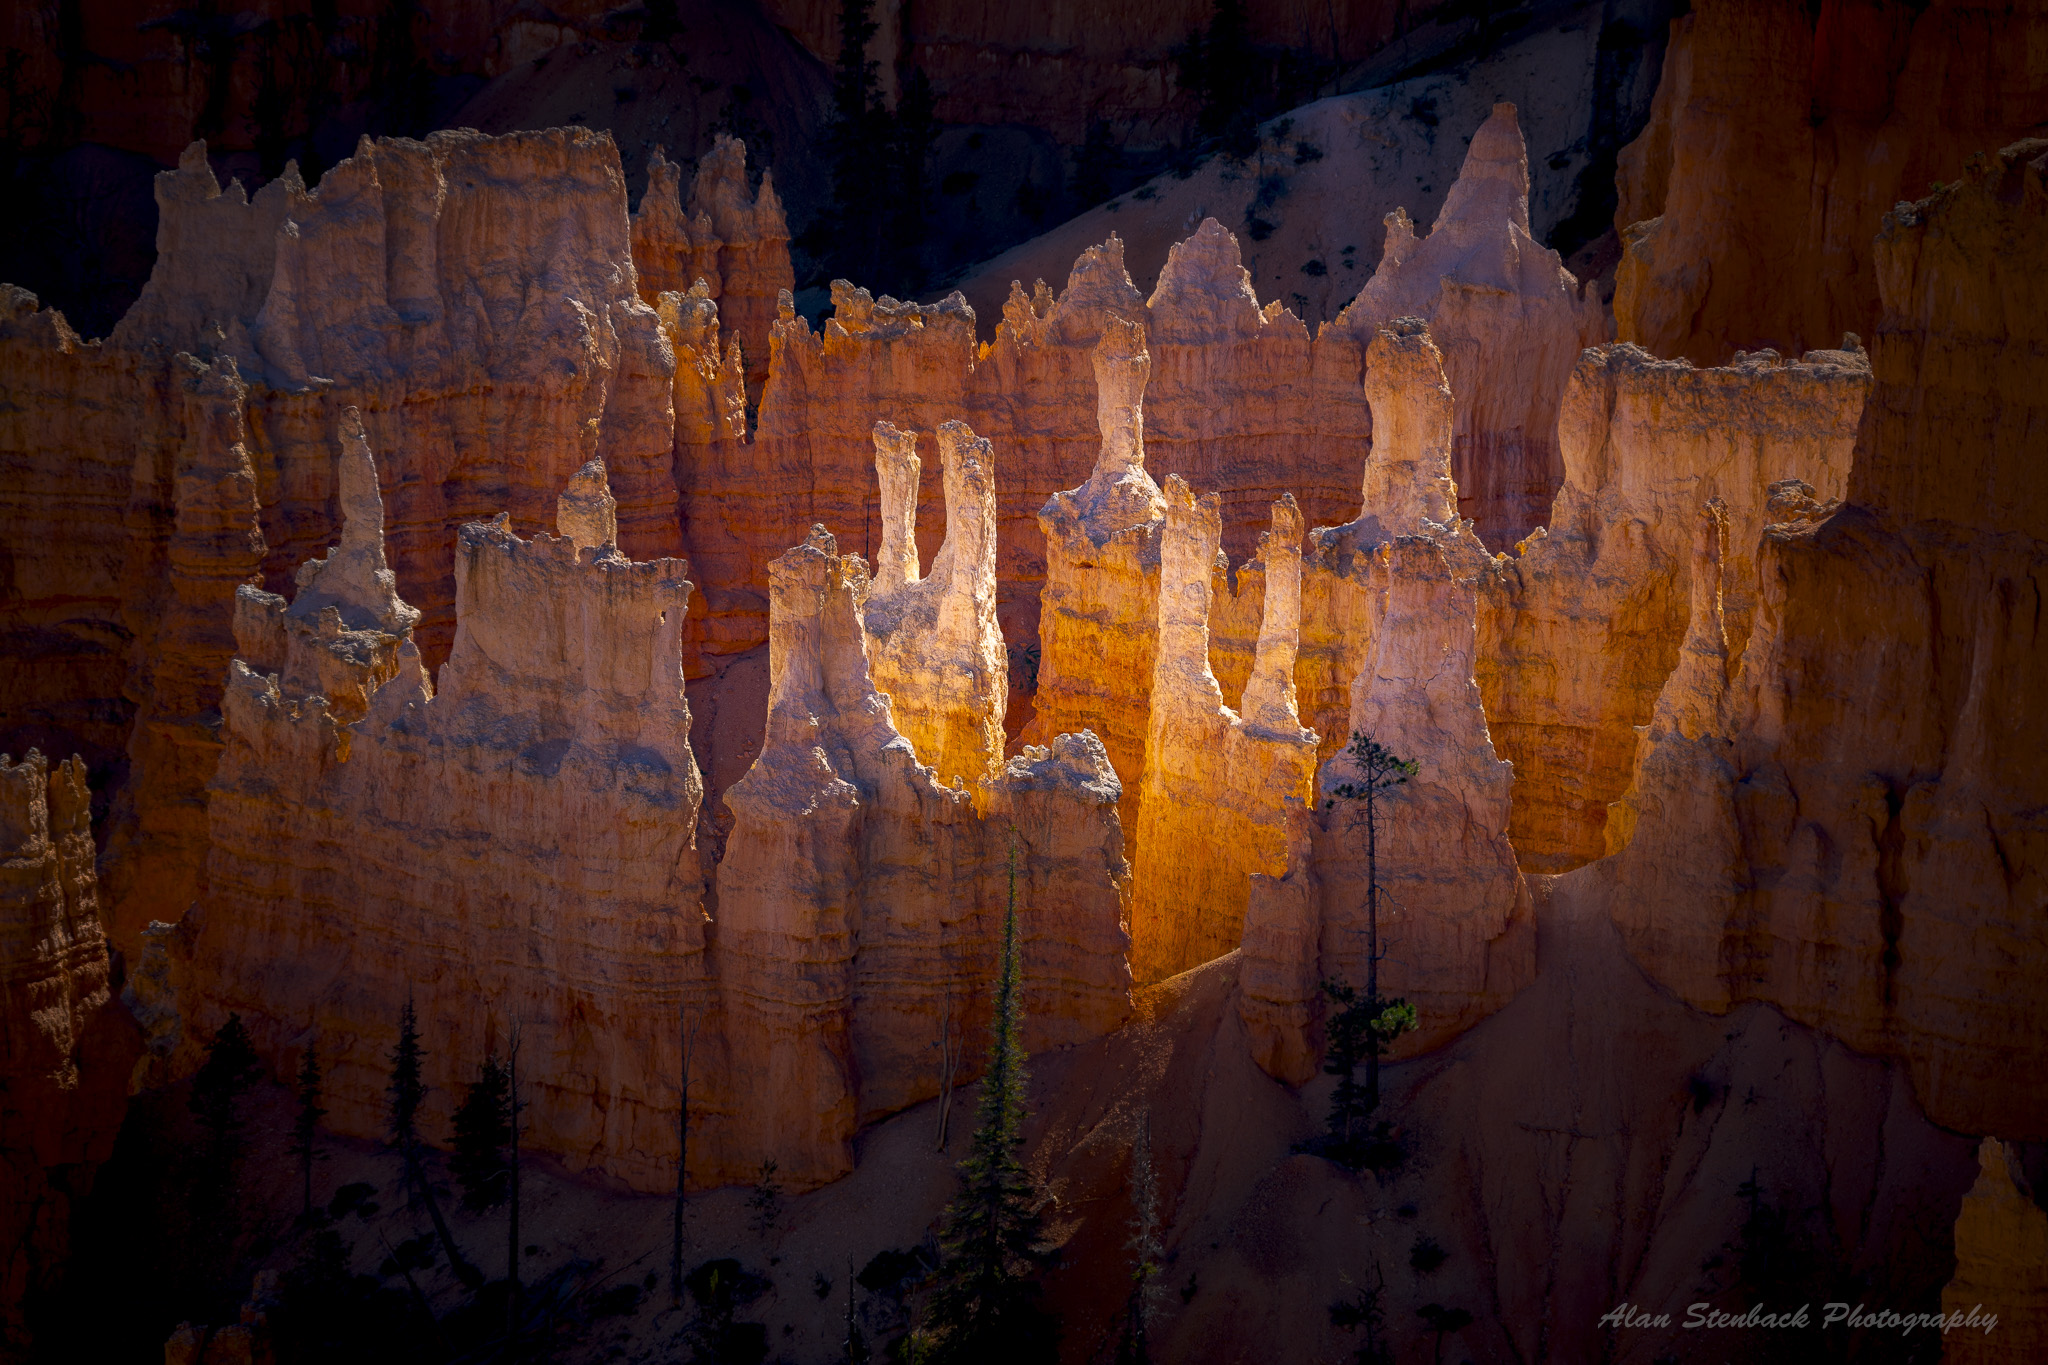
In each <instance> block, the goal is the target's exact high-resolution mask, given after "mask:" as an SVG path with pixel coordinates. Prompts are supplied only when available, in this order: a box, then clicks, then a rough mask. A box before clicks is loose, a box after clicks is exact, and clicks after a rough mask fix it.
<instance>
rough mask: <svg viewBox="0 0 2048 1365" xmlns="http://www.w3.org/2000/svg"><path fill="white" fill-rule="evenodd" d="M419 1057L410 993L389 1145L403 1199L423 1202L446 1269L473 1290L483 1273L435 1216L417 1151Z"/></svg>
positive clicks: (422, 1094) (422, 1092) (395, 1070)
mask: <svg viewBox="0 0 2048 1365" xmlns="http://www.w3.org/2000/svg"><path fill="white" fill-rule="evenodd" d="M425 1057H426V1050H425V1049H424V1048H422V1047H421V1046H420V1029H419V1016H418V1014H417V1012H415V1010H414V1009H413V1003H412V997H411V996H407V997H406V1000H405V1008H404V1009H403V1010H402V1011H400V1012H399V1016H398V1046H397V1047H395V1048H393V1049H392V1051H391V1081H390V1084H389V1085H388V1086H387V1087H386V1090H387V1092H388V1093H389V1094H390V1096H391V1145H392V1146H393V1147H395V1148H397V1149H398V1156H399V1160H400V1161H401V1162H402V1163H403V1172H404V1183H405V1193H406V1202H407V1203H408V1204H417V1203H424V1204H425V1205H426V1206H427V1217H428V1218H429V1219H431V1220H432V1222H433V1224H434V1235H435V1236H436V1237H437V1238H439V1239H440V1242H441V1248H442V1250H444V1251H446V1252H447V1253H448V1268H449V1269H450V1270H452V1271H454V1272H455V1277H456V1278H457V1279H458V1280H461V1281H462V1283H463V1284H464V1285H465V1286H466V1287H468V1288H470V1289H478V1288H481V1287H482V1285H483V1282H484V1277H483V1275H482V1273H481V1272H479V1271H478V1270H477V1268H476V1267H475V1266H473V1265H471V1264H470V1263H469V1260H468V1258H466V1257H465V1256H463V1254H462V1248H460V1247H458V1246H457V1245H455V1238H454V1237H453V1236H452V1235H450V1234H449V1231H448V1221H447V1220H446V1219H445V1218H443V1217H442V1216H441V1201H440V1200H439V1199H438V1198H436V1197H435V1195H434V1183H433V1181H432V1180H430V1179H428V1178H427V1172H426V1163H425V1161H424V1159H423V1157H422V1154H421V1152H420V1131H419V1114H420V1104H421V1103H422V1101H424V1100H425V1099H426V1096H427V1083H426V1080H425V1078H424V1073H423V1070H422V1065H421V1063H422V1062H423V1060H424V1059H425Z"/></svg>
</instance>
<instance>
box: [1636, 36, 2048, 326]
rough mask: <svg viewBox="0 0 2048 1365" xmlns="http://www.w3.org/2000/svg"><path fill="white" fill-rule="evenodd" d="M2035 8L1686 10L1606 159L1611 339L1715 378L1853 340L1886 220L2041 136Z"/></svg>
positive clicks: (2041, 69)
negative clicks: (1630, 135) (1743, 354)
mask: <svg viewBox="0 0 2048 1365" xmlns="http://www.w3.org/2000/svg"><path fill="white" fill-rule="evenodd" d="M2043 41H2048V6H2044V5H2042V4H2040V3H2039V2H2038V0H2027V2H2026V3H2022V4H2018V5H2012V6H2002V7H1998V8H1990V7H1983V6H1977V5H1971V4H1967V3H1964V2H1963V0H1933V3H1930V4H1927V5H1923V6H1919V7H1916V8H1912V9H1906V10H1901V9H1896V8H1892V7H1888V6H1882V5H1870V4H1863V3H1854V2H1852V0H1830V3H1826V4H1822V5H1819V6H1809V5H1805V4H1800V3H1797V0H1702V2H1701V3H1699V4H1697V5H1694V6H1693V7H1692V10H1691V11H1690V12H1689V13H1687V14H1686V15H1684V16H1683V17H1681V18H1678V19H1675V20H1673V21H1672V25H1671V45H1670V47H1669V49H1668V51H1667V54H1666V56H1665V61H1664V79H1663V82H1662V84H1661V85H1660V86H1659V87H1658V90H1657V96H1656V100H1655V102H1654V104H1653V106H1652V114H1651V120H1650V124H1649V126H1648V127H1646V128H1645V129H1644V130H1643V132H1642V135H1641V136H1640V137H1638V138H1637V139H1636V141H1635V142H1633V143H1631V144H1630V145H1629V146H1628V147H1627V148H1626V149H1625V150H1624V152H1623V154H1622V159H1621V168H1620V173H1619V175H1618V176H1617V181H1618V183H1619V185H1620V188H1621V203H1620V206H1619V207H1618V208H1617V209H1616V211H1615V218H1614V221H1615V226H1616V227H1617V228H1619V229H1621V230H1622V231H1623V235H1624V238H1625V241H1626V243H1627V256H1626V257H1625V259H1624V260H1623V262H1622V264H1621V268H1620V271H1619V274H1618V276H1617V281H1616V284H1617V288H1616V292H1615V297H1614V316H1615V324H1616V329H1617V334H1618V335H1619V336H1620V338H1621V340H1623V341H1633V342H1636V343H1638V344H1639V345H1642V346H1644V347H1647V348H1648V349H1649V350H1650V351H1651V352H1653V353H1654V354H1656V355H1660V356H1684V357H1686V358H1688V359H1690V360H1692V361H1693V362H1694V363H1696V364H1700V365H1720V364H1725V363H1726V362H1727V359H1728V357H1729V355H1730V354H1732V353H1733V352H1735V351H1737V350H1755V349H1758V348H1761V347H1771V348H1774V349H1776V350H1778V351H1781V352H1784V353H1786V354H1788V355H1796V354H1798V353H1799V352H1800V351H1803V350H1808V349H1812V348H1817V347H1821V346H1827V345H1832V344H1833V343H1834V341H1835V340H1836V339H1837V338H1838V337H1840V336H1841V335H1842V333H1843V332H1845V331H1855V332H1861V333H1865V334H1868V332H1869V331H1870V330H1871V329H1872V328H1874V327H1875V326H1876V325H1877V321H1878V317H1879V315H1880V311H1881V309H1880V285H1879V278H1878V277H1879V271H1880V267H1879V263H1878V254H1877V253H1875V252H1873V251H1872V249H1871V239H1872V237H1873V236H1874V235H1876V234H1877V232H1878V228H1879V222H1880V219H1881V218H1882V217H1883V215H1884V213H1885V211H1886V210H1887V209H1889V208H1890V207H1891V206H1892V205H1893V204H1894V203H1897V202H1898V201H1900V200H1902V199H1911V198H1913V197H1914V196H1916V195H1921V194H1925V193H1927V191H1928V189H1929V187H1930V186H1934V185H1939V184H1941V183H1943V182H1952V181H1953V180H1954V179H1955V177H1956V176H1958V175H1962V174H1964V170H1965V165H1966V163H1967V162H1968V161H1969V159H1970V158H1971V157H1972V156H1974V155H1976V154H1977V153H1979V152H1982V151H1983V150H1985V149H1987V148H1991V147H1997V146H1999V145H2001V144H2002V143H2005V142H2007V141H2009V140H2011V139H2012V138H2015V137H2022V136H2026V135H2027V134H2029V133H2033V132H2037V131H2038V130H2039V129H2040V128H2041V126H2042V124H2043V122H2044V121H2048V64H2044V63H2043V62H2042V61H2041V59H2040V55H2039V54H2040V50H2041V43H2042V42H2043Z"/></svg>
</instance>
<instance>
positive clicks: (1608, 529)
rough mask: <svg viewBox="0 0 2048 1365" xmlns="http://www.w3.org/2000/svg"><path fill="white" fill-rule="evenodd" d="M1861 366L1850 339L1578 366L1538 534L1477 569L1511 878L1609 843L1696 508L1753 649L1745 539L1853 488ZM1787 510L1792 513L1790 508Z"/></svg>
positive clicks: (1674, 615)
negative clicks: (1553, 489) (1810, 347)
mask: <svg viewBox="0 0 2048 1365" xmlns="http://www.w3.org/2000/svg"><path fill="white" fill-rule="evenodd" d="M1869 388H1870V362H1869V358H1868V357H1867V356H1865V355H1864V354H1863V352H1862V350H1861V348H1860V346H1858V345H1856V344H1855V343H1854V342H1852V343H1851V344H1850V348H1849V349H1846V350H1840V351H1813V352H1809V353H1808V354H1806V355H1805V356H1803V357H1801V358H1800V359H1798V360H1797V361H1792V362H1786V361H1784V360H1782V359H1780V358H1779V357H1778V356H1776V355H1774V354H1772V353H1770V352H1760V353H1758V354H1756V355H1750V356H1741V357H1738V358H1737V359H1736V362H1735V363H1734V364H1731V365H1728V366H1724V367H1722V368H1718V369H1695V368H1694V367H1693V366H1692V365H1691V364H1690V363H1689V362H1687V361H1682V360H1680V361H1662V360H1656V359H1653V358H1652V357H1651V356H1649V355H1648V354H1646V353H1644V352H1643V351H1642V350H1640V349H1639V348H1637V347H1634V346H1628V345H1618V346H1603V347H1595V348H1593V349H1590V350H1588V351H1586V352H1585V353H1584V354H1583V355H1581V356H1580V357H1579V360H1578V363H1577V365H1575V366H1574V367H1573V370H1572V376H1571V382H1570V384H1569V385H1568V386H1567V388H1566V391H1565V398H1564V403H1563V407H1562V411H1561V414H1560V419H1559V422H1558V439H1559V443H1560V445H1561V446H1562V447H1563V450H1564V459H1565V469H1566V478H1565V484H1564V487H1563V488H1562V489H1561V490H1560V491H1559V493H1558V496H1557V503H1556V506H1555V508H1554V509H1553V514H1552V517H1551V523H1550V525H1549V526H1548V527H1547V528H1545V529H1544V530H1543V531H1541V532H1539V533H1538V534H1536V535H1534V536H1532V537H1530V538H1529V539H1528V540H1527V541H1525V542H1524V543H1523V544H1522V545H1521V546H1520V547H1519V549H1518V550H1517V552H1516V554H1514V555H1513V556H1511V557H1508V558H1506V559H1504V560H1502V561H1500V563H1499V564H1498V565H1497V566H1496V568H1495V569H1493V570H1491V571H1489V572H1488V574H1487V576H1486V578H1485V593H1484V596H1483V598H1482V603H1481V622H1480V637H1481V650H1480V667H1479V685H1480V690H1481V692H1482V693H1483V694H1484V695H1485V697H1486V714H1487V721H1488V724H1489V726H1490V727H1491V729H1492V732H1493V736H1494V742H1495V743H1496V744H1497V745H1498V746H1499V747H1500V751H1501V753H1502V755H1503V756H1504V757H1506V758H1508V759H1510V760H1511V761H1512V762H1513V763H1514V765H1515V808H1514V818H1513V823H1512V825H1511V827H1510V828H1511V831H1512V834H1513V837H1514V841H1515V848H1516V850H1517V852H1518V853H1519V854H1520V855H1521V859H1522V866H1523V867H1525V868H1528V869H1530V870H1532V871H1544V872H1557V871H1563V870H1565V869H1567V868H1571V867H1576V866H1578V865H1579V864H1581V863H1584V862H1587V861H1590V860H1591V859H1594V858H1597V857H1600V856H1601V855H1602V854H1603V853H1605V852H1607V851H1608V844H1607V838H1606V824H1607V808H1608V806H1609V804H1610V803H1611V802H1613V801H1614V800H1615V799H1616V798H1617V797H1619V796H1620V794H1621V792H1622V790H1623V789H1624V788H1625V787H1626V786H1627V785H1628V773H1629V767H1630V764H1631V763H1632V762H1633V760H1634V755H1635V751H1636V742H1637V731H1638V728H1639V727H1641V726H1643V725H1647V724H1649V722H1650V717H1651V712H1652V709H1653V708H1654V706H1655V704H1656V700H1657V694H1658V691H1659V689H1660V688H1662V687H1663V686H1664V683H1665V679H1666V678H1667V677H1668V676H1669V675H1670V674H1671V671H1672V669H1673V667H1674V666H1675V665H1676V664H1677V662H1678V659H1679V651H1680V646H1681V643H1682V642H1683V641H1684V639H1685V635H1686V630H1687V623H1688V619H1689V618H1688V608H1687V602H1688V600H1689V599H1688V588H1687V572H1688V570H1687V566H1688V564H1689V563H1690V562H1691V545H1692V529H1691V528H1692V524H1693V521H1694V519H1695V518H1696V516H1697V514H1698V511H1699V508H1700V506H1701V505H1702V504H1703V503H1706V502H1709V501H1715V502H1718V503H1719V504H1720V506H1721V509H1722V512H1723V514H1724V516H1725V518H1726V520H1727V525H1728V553H1727V556H1726V558H1725V559H1724V560H1722V561H1721V562H1720V568H1719V570H1718V572H1719V574H1720V583H1721V594H1722V605H1723V610H1724V614H1725V618H1726V622H1727V631H1728V645H1729V649H1730V651H1731V656H1732V657H1736V658H1739V657H1740V656H1741V654H1742V651H1743V648H1744V646H1745V645H1746V643H1747V642H1748V639H1749V635H1750V630H1751V622H1752V618H1753V617H1754V615H1755V610H1756V600H1757V591H1758V588H1757V549H1756V546H1757V537H1758V535H1759V534H1760V533H1761V532H1762V530H1763V528H1764V526H1765V525H1767V524H1768V523H1770V522H1773V521H1779V520H1783V519H1784V517H1785V516H1786V515H1787V513H1786V512H1784V511H1783V510H1782V509H1783V508H1784V507H1788V506H1790V505H1792V502H1797V501H1798V500H1799V499H1801V498H1810V499H1817V500H1818V501H1820V502H1823V503H1825V502H1828V501H1829V500H1832V499H1838V498H1840V497H1841V495H1842V493H1843V491H1844V489H1845V488H1846V487H1847V483H1848V472H1849V462H1850V451H1851V448H1852V447H1853V445H1854V443H1855V439H1856V424H1857V421H1858V419H1859V417H1860V416H1861V414H1862V411H1863V403H1864V398H1865V396H1866V395H1867V394H1868V392H1869ZM1787 499H1791V500H1792V502H1788V501H1787Z"/></svg>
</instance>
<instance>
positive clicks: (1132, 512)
mask: <svg viewBox="0 0 2048 1365" xmlns="http://www.w3.org/2000/svg"><path fill="white" fill-rule="evenodd" d="M1151 371H1152V357H1151V354H1150V353H1149V352H1148V351H1147V350H1146V349H1145V333H1144V329H1143V328H1142V327H1140V326H1139V325H1138V324H1136V323H1131V322H1123V321H1113V322H1111V323H1110V324H1109V326H1108V327H1107V328H1106V329H1105V330H1104V332H1103V334H1102V341H1101V342H1100V344H1098V345H1097V346H1096V348H1095V380H1096V391H1097V395H1098V396H1097V400H1096V412H1097V421H1098V424H1099V425H1100V428H1101V431H1102V449H1101V453H1100V454H1099V455H1097V456H1096V459H1095V471H1094V472H1093V473H1092V474H1090V475H1089V476H1088V481H1087V482H1086V483H1084V484H1082V485H1081V486H1080V487H1079V488H1076V489H1074V490H1073V491H1071V492H1066V493H1055V494H1053V496H1052V497H1051V498H1050V499H1049V500H1048V501H1047V502H1046V504H1045V507H1044V509H1043V510H1042V511H1040V512H1039V514H1038V522H1039V525H1040V526H1041V527H1042V528H1043V529H1044V532H1045V553H1046V575H1045V591H1044V593H1043V595H1042V598H1041V605H1040V609H1039V621H1038V639H1039V649H1040V651H1041V653H1040V656H1039V662H1038V691H1037V694H1036V695H1035V696H1034V697H1033V698H1032V702H1033V705H1034V708H1035V709H1034V711H1033V713H1032V717H1031V722H1030V725H1029V726H1028V727H1027V729H1026V730H1025V734H1026V737H1027V738H1035V739H1037V740H1038V741H1040V742H1043V740H1044V739H1045V738H1047V737H1049V736H1051V735H1054V734H1061V733H1067V732H1075V733H1078V732H1080V731H1083V730H1086V731H1088V732H1090V733H1092V734H1094V735H1096V736H1097V737H1098V738H1099V739H1101V741H1102V744H1103V747H1104V748H1105V749H1106V750H1107V751H1108V753H1109V761H1110V763H1111V764H1112V765H1113V766H1114V767H1115V768H1116V772H1117V776H1118V778H1119V779H1120V780H1121V781H1122V782H1123V784H1124V804H1123V817H1124V819H1123V823H1124V828H1125V830H1126V831H1127V837H1130V838H1135V834H1136V828H1137V824H1138V799H1139V793H1140V792H1142V791H1143V790H1144V774H1145V738H1146V734H1147V731H1148V729H1149V726H1150V721H1149V719H1148V717H1149V714H1150V710H1151V692H1152V679H1153V671H1154V668H1155V666H1156V663H1155V661H1156V658H1157V654H1158V648H1159V538H1160V534H1161V532H1162V530H1163V529H1164V527H1165V523H1166V502H1165V499H1164V498H1163V497H1162V496H1161V494H1160V492H1159V485H1158V484H1156V483H1154V482H1153V481H1152V476H1151V474H1150V473H1148V472H1147V471H1146V469H1145V411H1144V395H1145V381H1146V379H1147V377H1148V376H1149V375H1150V374H1151ZM1132 847H1135V844H1132Z"/></svg>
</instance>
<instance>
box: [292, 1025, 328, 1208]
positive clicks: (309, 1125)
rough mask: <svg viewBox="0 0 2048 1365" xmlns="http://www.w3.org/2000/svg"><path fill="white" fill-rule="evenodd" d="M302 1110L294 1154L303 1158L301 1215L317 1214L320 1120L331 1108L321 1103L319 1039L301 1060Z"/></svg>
mask: <svg viewBox="0 0 2048 1365" xmlns="http://www.w3.org/2000/svg"><path fill="white" fill-rule="evenodd" d="M298 1089H299V1112H298V1117H297V1118H295V1119H294V1120H293V1121H292V1155H293V1156H295V1157H297V1158H298V1159H299V1181H300V1185H301V1190H300V1200H301V1208H300V1211H299V1216H300V1217H301V1218H308V1219H310V1218H311V1217H312V1216H313V1163H314V1162H315V1161H318V1160H319V1159H320V1120H321V1119H324V1118H326V1117H327V1110H326V1109H325V1108H324V1107H322V1105H321V1103H320V1048H319V1044H318V1042H317V1041H314V1042H309V1043H307V1044H306V1055H305V1057H304V1058H302V1059H301V1060H300V1062H299V1087H298Z"/></svg>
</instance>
